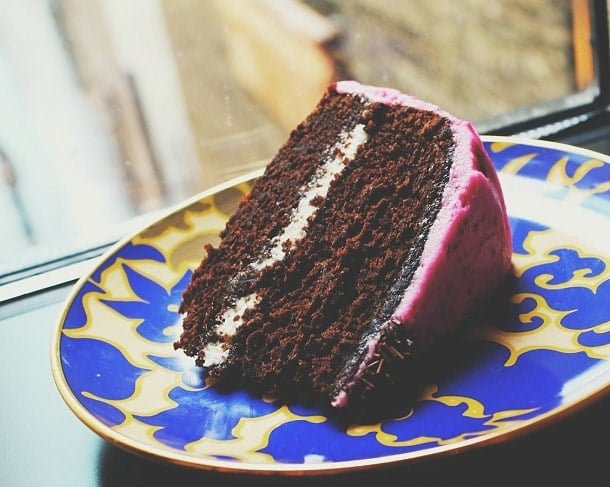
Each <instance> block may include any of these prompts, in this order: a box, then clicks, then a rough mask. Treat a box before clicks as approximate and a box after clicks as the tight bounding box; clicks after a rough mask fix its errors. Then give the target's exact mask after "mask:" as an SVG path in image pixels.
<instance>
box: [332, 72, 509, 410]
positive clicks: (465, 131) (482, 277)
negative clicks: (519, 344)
mask: <svg viewBox="0 0 610 487" xmlns="http://www.w3.org/2000/svg"><path fill="white" fill-rule="evenodd" d="M335 88H336V90H337V92H339V93H351V94H356V95H361V96H364V97H366V98H367V99H369V100H370V101H372V102H381V103H385V104H388V105H393V104H400V105H405V106H412V107H414V108H417V109H420V110H428V111H432V112H435V113H437V114H438V115H440V116H442V117H445V118H447V119H448V120H450V122H451V127H452V131H453V134H454V138H455V144H456V146H455V154H454V158H455V160H454V163H453V165H452V167H451V170H450V173H449V181H448V183H447V186H446V187H445V191H444V193H443V199H442V205H441V209H440V211H439V213H438V215H437V217H436V220H435V221H434V223H433V224H432V227H431V229H430V233H429V235H428V239H427V241H426V244H425V247H424V250H423V253H422V257H421V261H420V264H419V267H418V268H417V270H416V271H415V274H414V275H413V278H412V281H411V284H410V286H409V287H408V288H407V290H406V292H405V294H404V296H403V298H402V300H401V301H400V304H399V305H398V307H397V308H396V310H395V311H394V313H393V316H392V321H391V322H390V323H387V324H386V326H404V327H407V328H408V329H409V332H410V334H411V335H412V336H414V337H418V338H420V339H423V340H426V338H428V337H433V336H436V335H439V334H442V333H447V332H450V331H452V330H453V329H454V328H455V327H457V325H459V324H460V323H461V322H462V321H463V320H464V319H465V318H466V317H467V316H468V314H469V313H471V311H472V310H473V308H474V307H475V306H476V305H477V304H478V303H479V301H480V300H481V299H482V298H484V297H486V296H488V295H489V294H490V292H493V291H494V290H495V289H496V288H497V287H498V285H499V284H500V283H501V282H502V281H503V279H504V278H505V276H506V275H507V273H508V270H509V269H510V266H511V255H512V247H511V234H510V226H509V223H508V218H507V215H506V207H505V203H504V197H503V194H502V189H501V187H500V182H499V180H498V176H497V174H496V171H495V169H494V167H493V164H492V163H491V161H490V159H489V157H488V155H487V153H486V152H485V150H484V148H483V145H482V143H481V140H480V138H479V136H478V134H477V133H476V131H475V130H474V128H473V126H472V125H471V124H470V123H469V122H465V121H462V120H459V119H457V118H456V117H454V116H453V115H451V114H449V113H447V112H445V111H443V110H441V109H440V108H438V107H437V106H435V105H432V104H430V103H426V102H423V101H421V100H418V99H416V98H414V97H412V96H409V95H405V94H403V93H400V92H399V91H396V90H391V89H387V88H376V87H372V86H365V85H361V84H359V83H357V82H355V81H342V82H339V83H337V84H336V85H335ZM377 340H378V337H376V338H373V339H372V340H371V341H370V342H369V344H368V350H369V351H368V354H367V355H366V357H365V358H364V361H363V363H362V364H361V366H360V368H359V371H358V372H356V376H358V374H360V373H361V371H362V370H364V369H365V368H366V365H367V364H368V361H370V360H371V358H372V357H373V355H374V353H375V350H376V345H377ZM348 389H349V385H348ZM347 401H348V393H346V392H345V391H341V393H339V395H338V396H337V397H336V398H335V400H334V401H333V406H335V407H342V406H345V405H346V404H347Z"/></svg>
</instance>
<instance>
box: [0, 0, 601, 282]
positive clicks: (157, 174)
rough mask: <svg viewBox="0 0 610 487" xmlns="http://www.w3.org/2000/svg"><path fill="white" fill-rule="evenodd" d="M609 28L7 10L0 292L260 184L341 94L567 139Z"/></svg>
mask: <svg viewBox="0 0 610 487" xmlns="http://www.w3.org/2000/svg"><path fill="white" fill-rule="evenodd" d="M607 25H608V24H607V12H606V5H605V2H603V1H596V2H588V1H586V0H541V1H536V2H531V1H529V0H497V1H494V2H488V1H486V0H464V1H462V2H453V1H449V0H429V1H427V2H420V1H416V0H414V1H403V2H395V1H394V0H354V1H350V2H341V1H339V0H280V1H272V0H250V1H239V0H215V1H206V2H202V1H200V0H130V1H129V2H124V1H121V0H92V1H85V0H55V1H53V0H36V1H31V2H8V3H7V5H5V6H4V8H3V9H2V11H1V12H0V32H1V33H2V35H0V106H2V107H3V109H2V110H1V111H0V221H1V222H2V225H3V238H2V239H1V241H0V283H1V282H7V281H10V280H14V279H16V278H18V277H21V276H22V275H23V273H24V269H29V268H32V269H35V268H36V266H38V265H39V264H41V263H47V264H48V263H49V262H50V263H51V264H50V265H53V262H57V263H61V262H62V259H63V258H64V257H65V256H67V255H74V254H76V255H79V253H80V252H91V251H93V252H95V249H101V248H103V247H104V246H106V245H108V244H109V243H110V242H112V241H114V240H116V239H117V238H120V237H121V236H122V235H124V234H125V233H128V232H129V231H130V230H131V229H135V228H136V226H137V225H141V224H143V222H144V221H151V220H152V219H153V218H154V216H155V214H156V212H159V211H163V209H164V208H167V207H168V206H170V205H172V204H175V203H178V202H180V201H181V200H183V199H185V198H187V197H188V196H191V195H193V194H196V193H197V192H199V191H201V190H203V189H205V188H209V187H211V186H213V185H215V184H217V183H219V182H221V181H224V180H226V179H229V178H232V177H234V176H237V175H239V174H242V173H244V172H248V171H250V170H253V169H256V168H259V167H261V166H263V165H264V164H265V163H266V161H267V160H268V159H269V158H270V157H271V156H273V154H274V153H275V151H276V150H277V148H278V147H279V146H280V144H281V143H282V142H283V141H284V140H285V138H286V136H287V134H288V132H289V131H290V130H291V128H292V127H293V126H294V125H295V124H296V123H297V122H298V121H300V120H301V119H302V118H303V117H304V116H305V115H306V114H307V113H308V112H309V111H310V110H311V108H312V107H313V105H314V104H315V103H316V101H317V100H318V98H319V97H320V95H321V93H322V92H323V90H324V89H325V87H326V86H327V84H328V83H330V82H332V81H333V80H335V79H340V78H355V79H358V80H359V81H362V82H365V83H371V84H381V85H387V86H393V87H395V88H398V89H400V90H402V91H406V92H408V93H411V94H413V95H416V96H418V97H420V98H424V99H426V100H428V101H431V102H434V103H436V104H438V105H440V106H442V107H443V108H446V109H447V110H449V111H451V112H453V113H455V114H456V115H458V116H460V117H462V118H467V119H470V120H473V121H474V122H475V123H476V125H477V126H478V128H479V129H480V130H481V131H483V132H494V133H516V132H523V131H528V130H533V129H539V128H540V127H543V128H542V131H540V130H537V131H534V132H531V133H532V134H533V136H548V135H549V134H552V133H553V132H555V131H558V130H566V128H569V127H570V126H572V125H574V124H576V123H580V122H582V121H583V120H585V119H587V118H590V117H592V116H595V114H596V113H597V111H600V110H601V111H603V112H605V110H606V107H607V98H606V94H605V92H604V86H605V83H604V81H605V80H607V70H608V68H607V65H608V60H607V53H608V32H607ZM583 117H584V118H583ZM92 249H93V250H92Z"/></svg>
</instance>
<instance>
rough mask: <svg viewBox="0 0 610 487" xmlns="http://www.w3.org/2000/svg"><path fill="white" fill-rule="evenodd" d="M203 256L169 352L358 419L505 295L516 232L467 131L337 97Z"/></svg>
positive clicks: (407, 103) (419, 108) (399, 107)
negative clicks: (497, 295) (499, 292)
mask: <svg viewBox="0 0 610 487" xmlns="http://www.w3.org/2000/svg"><path fill="white" fill-rule="evenodd" d="M221 237H222V240H221V242H220V244H219V246H218V247H217V248H212V247H210V246H208V247H207V248H206V249H205V250H206V255H205V257H204V258H203V260H202V263H201V265H200V266H199V267H198V268H197V269H196V270H195V272H194V274H193V277H192V282H191V283H190V285H189V287H188V289H187V290H186V291H185V293H184V295H183V302H182V305H181V312H182V313H183V318H184V319H183V332H182V335H181V336H180V338H179V340H178V341H177V342H176V344H175V347H176V348H180V349H183V350H184V352H185V353H186V354H187V355H190V356H193V357H195V360H196V362H197V364H198V365H201V366H204V367H207V368H208V372H209V374H210V375H211V376H212V377H214V378H216V379H218V383H219V384H222V385H224V386H228V387H248V388H251V389H252V388H254V389H255V390H256V391H258V392H261V393H267V394H271V395H274V396H275V397H277V398H279V399H281V400H286V401H305V402H308V403H311V402H313V403H319V404H328V405H331V406H332V407H334V408H337V409H339V410H343V411H349V412H350V413H352V414H353V413H354V412H356V413H357V414H361V415H362V416H367V415H369V413H371V412H374V411H377V410H379V409H380V408H381V406H382V405H384V404H386V405H387V403H388V402H389V401H390V402H391V401H393V400H395V399H391V398H396V397H397V396H400V397H401V399H400V400H401V401H404V400H405V398H408V397H411V396H413V395H414V394H416V393H417V387H416V385H417V384H418V383H419V379H420V377H421V376H422V374H421V370H419V367H421V366H422V362H421V361H420V357H422V356H425V354H426V351H427V350H429V349H430V347H431V346H432V345H433V344H434V343H435V342H436V341H437V340H438V339H439V337H443V336H447V335H448V334H450V333H453V332H454V331H455V330H456V329H458V328H459V327H460V324H462V323H463V322H464V320H466V319H467V318H468V316H469V315H470V314H471V313H472V312H473V311H474V310H476V308H477V307H478V306H480V305H482V303H484V302H485V301H486V300H487V299H488V298H490V296H491V295H492V294H493V293H494V292H495V290H496V289H497V288H498V287H499V286H500V284H501V283H502V282H503V280H504V278H505V277H506V275H507V273H508V270H509V268H510V265H511V238H510V228H509V225H508V220H507V216H506V210H505V205H504V200H503V196H502V192H501V188H500V185H499V182H498V178H497V175H496V173H495V171H494V168H493V166H492V164H491V162H490V160H489V158H488V156H487V155H486V153H485V151H484V149H483V147H482V144H481V141H480V139H479V137H478V135H477V134H476V132H475V131H474V129H473V128H472V126H471V124H469V123H468V122H464V121H461V120H458V119H457V118H455V117H453V116H451V115H450V114H448V113H446V112H444V111H442V110H440V109H439V108H438V107H435V106H433V105H430V104H427V103H424V102H422V101H419V100H417V99H415V98H413V97H409V96H407V95H404V94H401V93H399V92H397V91H395V90H390V89H385V88H376V87H371V86H364V85H361V84H359V83H357V82H354V81H344V82H339V83H337V84H335V85H332V86H330V87H329V89H328V90H327V92H326V94H325V95H324V96H323V98H322V100H321V101H320V103H319V104H318V106H317V107H316V108H315V110H314V111H313V112H312V113H311V114H310V115H309V116H308V118H307V119H306V120H305V121H304V122H302V123H301V124H300V125H299V126H298V127H297V128H296V129H295V130H294V131H293V132H292V134H291V135H290V138H289V140H288V141H287V142H286V143H285V145H284V146H282V147H281V148H280V150H279V152H278V154H277V155H276V157H275V158H274V159H273V160H272V161H271V162H270V164H269V165H268V167H267V168H266V170H265V173H264V175H263V176H262V177H261V178H259V179H258V180H257V181H256V183H255V185H254V187H253V189H252V191H251V194H250V195H249V197H248V198H246V199H245V200H244V201H242V202H241V204H240V206H239V209H238V210H237V212H236V213H235V214H234V215H233V216H232V217H231V218H230V220H229V221H228V223H227V225H226V228H225V229H224V231H223V232H222V234H221Z"/></svg>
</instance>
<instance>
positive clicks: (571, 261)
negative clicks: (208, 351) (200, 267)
mask: <svg viewBox="0 0 610 487" xmlns="http://www.w3.org/2000/svg"><path fill="white" fill-rule="evenodd" d="M485 144H486V148H487V149H488V151H489V153H490V155H491V157H492V159H493V161H494V164H495V166H496V168H497V170H498V171H499V173H500V177H501V182H502V185H503V187H504V190H505V193H506V200H507V205H508V209H509V214H510V218H511V225H512V230H513V251H514V253H513V263H514V272H513V274H514V275H513V286H512V288H511V291H510V293H509V295H508V297H507V298H506V306H505V307H504V308H503V311H502V312H501V313H498V314H496V315H495V316H494V317H493V318H489V319H488V321H489V322H488V323H485V324H484V326H477V327H472V328H471V332H470V333H469V335H468V339H467V344H468V345H467V346H468V348H469V353H468V355H467V356H466V355H465V356H464V358H463V359H461V360H459V361H458V362H457V363H456V364H455V367H452V369H451V372H447V373H446V374H441V375H439V376H438V380H436V381H435V383H431V384H429V386H428V388H427V389H426V391H425V393H424V394H423V395H422V396H421V399H420V400H419V401H418V402H417V404H416V405H415V407H414V408H413V409H412V410H411V411H410V412H409V413H408V414H406V415H404V416H402V417H396V418H388V419H387V420H385V421H382V422H379V423H377V424H352V425H349V426H345V425H343V426H340V425H338V424H336V423H335V422H333V421H332V420H330V419H329V418H328V417H327V415H326V413H325V411H324V410H316V409H312V408H306V407H303V406H301V405H298V404H291V405H285V404H281V403H277V402H274V401H273V400H272V399H269V398H265V397H254V396H252V395H249V394H247V393H246V392H243V391H236V392H233V393H224V394H221V393H220V392H219V391H217V390H216V389H215V388H214V387H213V386H209V385H208V384H206V380H205V370H204V369H200V368H197V367H194V366H193V363H192V362H191V360H190V359H188V358H186V357H184V356H183V355H182V354H181V353H179V352H175V351H174V349H173V347H172V342H173V341H174V340H175V338H176V337H177V335H178V333H179V332H180V315H179V314H178V305H179V301H180V294H181V292H182V290H183V289H184V288H185V286H186V285H187V283H188V281H189V278H190V276H191V272H192V269H193V268H194V267H195V266H196V265H197V264H198V262H199V260H200V258H201V256H202V255H201V252H202V250H201V249H202V246H203V245H204V244H205V243H207V242H212V243H214V242H217V241H218V238H217V234H218V232H219V231H220V230H221V229H222V227H223V224H224V222H225V220H226V219H227V217H228V216H229V215H230V214H231V213H232V212H233V211H234V210H235V208H236V205H237V203H238V201H239V199H240V198H241V197H242V196H243V195H244V194H246V193H247V192H248V191H249V188H250V182H251V181H252V180H253V179H254V178H255V177H256V176H257V174H251V175H249V176H247V177H245V178H243V179H241V180H239V181H233V182H231V183H229V184H226V185H224V186H222V187H219V188H216V189H215V190H213V191H209V192H207V193H205V194H203V195H201V196H199V197H197V199H193V200H191V201H188V202H186V203H184V204H183V205H181V206H180V207H178V208H176V209H173V210H171V211H170V212H169V213H168V214H167V215H166V216H165V217H163V218H161V219H159V220H158V221H156V222H155V223H154V224H152V225H150V226H148V227H147V228H144V229H143V230H142V231H141V232H139V233H137V234H135V235H133V236H130V237H129V238H126V239H124V240H123V241H121V242H119V243H118V244H117V245H116V246H114V248H113V249H111V250H110V251H109V252H108V253H106V254H105V255H104V256H103V258H102V259H101V260H100V262H99V264H98V265H97V266H96V267H95V268H94V269H93V270H92V272H91V273H89V274H88V275H87V276H84V277H83V278H82V279H81V280H80V281H79V282H78V283H77V284H76V286H75V288H74V290H73V292H72V294H71V296H70V297H69V299H68V301H67V303H66V305H65V308H64V310H63V312H62V314H61V317H60V320H59V324H58V327H57V331H56V332H55V334H54V337H53V343H52V347H53V348H52V370H53V375H54V378H55V381H56V383H57V386H58V389H59V391H60V393H61V395H62V397H63V398H64V400H65V401H66V403H67V404H68V406H69V407H70V408H71V409H72V411H73V412H74V413H75V414H76V415H77V416H78V418H80V419H81V420H82V421H83V422H84V423H85V424H86V425H87V426H89V427H90V428H91V429H92V430H93V431H95V432H96V433H98V434H99V435H100V436H102V437H103V438H105V439H107V440H109V441H111V442H113V443H115V444H117V445H119V446H122V447H124V448H126V449H128V450H131V451H135V452H137V453H141V454H145V455H149V456H152V457H154V458H157V459H163V460H167V461H169V462H172V463H177V464H182V465H188V466H192V467H198V468H204V469H215V470H230V471H248V472H281V473H294V474H303V473H325V472H337V471H344V470H348V469H358V468H369V467H373V466H378V465H383V464H393V463H398V462H408V461H413V460H415V459H420V458H422V457H429V456H431V455H440V454H446V453H450V452H451V453H455V452H456V451H458V450H459V451H463V450H465V449H467V448H472V447H476V446H481V445H484V444H487V443H489V442H497V441H501V440H506V439H508V438H512V437H514V436H516V435H518V434H523V433H526V432H528V431H530V430H531V429H532V428H533V427H537V426H540V425H543V424H547V423H548V422H549V421H551V420H556V419H558V418H560V417H562V416H563V415H564V414H565V413H567V412H570V411H573V410H575V409H576V406H579V405H583V404H585V403H587V402H588V401H590V400H592V399H594V398H597V397H599V396H601V395H602V394H604V393H606V392H608V391H609V390H610V361H609V358H610V306H609V303H610V272H609V269H610V234H609V231H610V230H609V228H610V159H609V158H608V157H606V156H602V155H600V154H596V153H593V152H589V151H585V150H582V149H577V148H573V147H568V146H564V145H559V144H552V143H544V142H539V141H530V140H523V139H514V138H503V137H488V138H485Z"/></svg>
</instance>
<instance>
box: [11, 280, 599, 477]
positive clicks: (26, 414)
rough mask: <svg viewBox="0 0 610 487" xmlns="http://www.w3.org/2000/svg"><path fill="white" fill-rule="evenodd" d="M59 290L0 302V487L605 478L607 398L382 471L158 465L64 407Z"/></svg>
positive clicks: (61, 294)
mask: <svg viewBox="0 0 610 487" xmlns="http://www.w3.org/2000/svg"><path fill="white" fill-rule="evenodd" d="M68 291H69V287H67V286H64V287H60V288H57V289H55V290H53V291H52V292H43V293H39V294H36V295H35V296H33V297H32V296H30V297H27V298H22V299H17V300H13V301H11V302H9V303H8V304H5V305H0V329H1V331H2V339H1V340H0V370H1V372H0V391H1V395H2V399H1V401H0V404H1V406H0V411H1V413H2V414H0V432H1V435H2V436H1V437H2V450H1V453H0V486H1V487H12V486H18V487H21V486H30V485H32V486H43V485H45V486H46V485H49V486H50V485H61V486H63V487H69V486H115V485H126V486H148V485H151V486H162V485H176V486H183V485H240V486H247V485H269V486H273V485H285V484H286V485H310V484H312V485H316V484H319V483H320V482H323V483H325V484H330V485H344V484H345V485H347V484H350V485H352V484H354V483H355V484H356V485H358V484H367V483H369V484H374V485H387V484H400V485H422V484H431V485H438V484H442V485H579V486H585V485H610V397H609V396H604V397H601V398H599V399H598V400H595V401H593V402H591V403H587V404H585V405H583V406H582V407H580V408H577V410H574V411H572V412H571V413H570V414H569V415H567V417H563V418H562V419H561V420H560V421H556V422H554V423H551V424H549V425H545V426H544V427H542V428H539V429H537V430H535V431H532V432H529V433H527V434H526V435H524V436H520V437H518V438H513V439H510V440H508V441H505V442H503V443H499V444H496V445H489V446H484V447H481V448H477V449H474V450H469V451H465V452H461V453H456V454H451V455H447V456H444V457H439V458H432V459H427V460H424V461H418V462H415V463H413V462H411V463H408V464H404V465H400V466H394V467H391V468H387V467H384V468H375V469H373V470H367V471H360V472H354V473H351V474H341V475H333V476H332V477H322V478H320V477H309V478H308V477H289V478H288V477H281V476H277V475H272V476H266V475H256V476H253V475H243V474H226V473H219V472H206V471H198V470H193V469H187V468H183V467H178V466H174V465H170V464H164V463H158V462H156V461H152V460H150V459H147V458H142V457H139V456H136V455H134V454H132V453H130V452H127V451H124V450H122V449H120V448H118V447H116V446H114V445H111V444H110V443H108V442H106V441H105V440H103V439H101V438H100V437H98V436H97V435H96V434H95V433H93V432H92V431H91V430H89V429H88V428H87V427H86V426H85V425H84V424H82V423H81V422H80V420H79V419H77V418H76V416H75V415H74V414H73V413H72V412H71V411H70V410H69V409H68V407H67V406H66V405H65V404H64V402H63V400H62V398H61V397H60V395H59V393H58V392H57V390H56V388H55V384H54V383H53V379H52V377H51V372H50V365H49V361H50V358H49V356H50V343H51V335H52V332H53V330H54V328H55V326H56V323H57V320H58V317H59V313H60V310H61V308H62V305H63V301H64V299H65V297H66V296H67V293H68Z"/></svg>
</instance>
